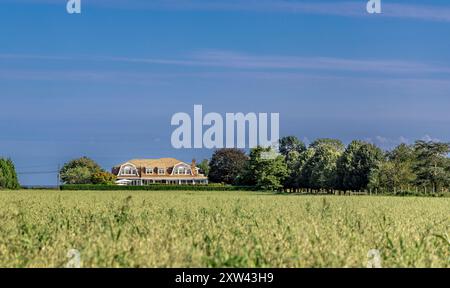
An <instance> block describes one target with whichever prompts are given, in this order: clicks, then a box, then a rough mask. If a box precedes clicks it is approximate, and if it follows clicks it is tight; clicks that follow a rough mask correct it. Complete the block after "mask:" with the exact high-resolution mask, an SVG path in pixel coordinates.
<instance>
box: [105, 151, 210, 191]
mask: <svg viewBox="0 0 450 288" xmlns="http://www.w3.org/2000/svg"><path fill="white" fill-rule="evenodd" d="M112 173H113V174H114V175H116V176H117V182H116V183H117V184H119V185H133V186H142V185H150V184H156V183H161V184H191V185H197V184H208V178H207V177H205V175H203V174H200V172H199V168H197V166H196V165H195V160H192V163H191V164H187V163H185V162H183V161H180V160H177V159H175V158H161V159H134V160H130V161H127V162H125V163H122V164H120V165H117V166H115V167H113V168H112Z"/></svg>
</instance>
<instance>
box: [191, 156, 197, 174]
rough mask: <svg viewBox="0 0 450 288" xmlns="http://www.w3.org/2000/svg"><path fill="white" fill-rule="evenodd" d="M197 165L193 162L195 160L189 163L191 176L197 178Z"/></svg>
mask: <svg viewBox="0 0 450 288" xmlns="http://www.w3.org/2000/svg"><path fill="white" fill-rule="evenodd" d="M196 168H197V163H196V162H195V159H192V163H191V171H192V176H197V169H196Z"/></svg>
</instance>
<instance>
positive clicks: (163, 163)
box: [116, 158, 189, 168]
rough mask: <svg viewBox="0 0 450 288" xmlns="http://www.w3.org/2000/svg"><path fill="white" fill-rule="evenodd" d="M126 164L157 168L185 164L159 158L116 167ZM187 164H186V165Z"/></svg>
mask: <svg viewBox="0 0 450 288" xmlns="http://www.w3.org/2000/svg"><path fill="white" fill-rule="evenodd" d="M126 163H131V164H133V165H134V166H136V167H153V168H154V167H159V168H169V167H173V166H175V165H177V164H178V163H185V162H183V161H180V160H177V159H175V158H160V159H133V160H129V161H127V162H125V163H122V164H120V165H117V166H116V167H120V166H122V165H124V164H126ZM186 164H187V163H186ZM188 165H189V164H188Z"/></svg>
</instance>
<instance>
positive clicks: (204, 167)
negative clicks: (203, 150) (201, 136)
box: [197, 159, 209, 176]
mask: <svg viewBox="0 0 450 288" xmlns="http://www.w3.org/2000/svg"><path fill="white" fill-rule="evenodd" d="M197 167H198V168H199V169H200V173H202V174H204V175H205V176H208V175H209V160H208V159H203V161H202V162H200V163H199V164H198V165H197Z"/></svg>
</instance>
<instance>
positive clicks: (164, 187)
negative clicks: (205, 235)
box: [60, 184, 255, 191]
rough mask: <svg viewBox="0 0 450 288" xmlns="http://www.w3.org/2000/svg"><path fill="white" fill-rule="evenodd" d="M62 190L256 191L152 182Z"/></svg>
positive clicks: (233, 187)
mask: <svg viewBox="0 0 450 288" xmlns="http://www.w3.org/2000/svg"><path fill="white" fill-rule="evenodd" d="M60 189H61V190H71V191H73V190H97V191H100V190H101V191H107V190H114V191H118V190H121V191H175V190H178V191H254V190H255V187H251V186H229V185H220V186H219V185H167V184H151V185H147V186H119V185H90V184H80V185H75V184H73V185H62V186H61V187H60Z"/></svg>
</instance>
